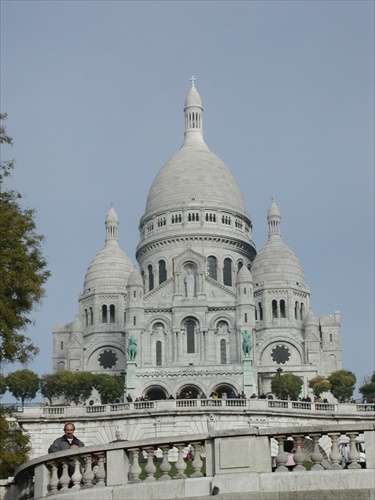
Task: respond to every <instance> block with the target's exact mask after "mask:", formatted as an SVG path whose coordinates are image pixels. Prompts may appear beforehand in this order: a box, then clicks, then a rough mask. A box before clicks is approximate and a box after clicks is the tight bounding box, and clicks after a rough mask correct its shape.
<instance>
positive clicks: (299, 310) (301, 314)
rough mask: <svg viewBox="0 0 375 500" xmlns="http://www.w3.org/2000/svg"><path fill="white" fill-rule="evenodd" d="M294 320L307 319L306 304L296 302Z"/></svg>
mask: <svg viewBox="0 0 375 500" xmlns="http://www.w3.org/2000/svg"><path fill="white" fill-rule="evenodd" d="M294 319H297V320H298V319H299V320H301V321H303V320H304V319H305V304H304V303H303V302H301V304H299V302H298V301H296V302H295V304H294Z"/></svg>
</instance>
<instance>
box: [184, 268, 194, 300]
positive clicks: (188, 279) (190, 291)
mask: <svg viewBox="0 0 375 500" xmlns="http://www.w3.org/2000/svg"><path fill="white" fill-rule="evenodd" d="M194 282H195V280H194V274H193V273H192V272H191V269H188V272H187V275H186V276H185V284H186V297H194V285H195V283H194Z"/></svg>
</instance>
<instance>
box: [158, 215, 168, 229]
mask: <svg viewBox="0 0 375 500" xmlns="http://www.w3.org/2000/svg"><path fill="white" fill-rule="evenodd" d="M157 224H158V227H163V226H166V225H167V219H166V218H165V217H159V218H158V220H157Z"/></svg>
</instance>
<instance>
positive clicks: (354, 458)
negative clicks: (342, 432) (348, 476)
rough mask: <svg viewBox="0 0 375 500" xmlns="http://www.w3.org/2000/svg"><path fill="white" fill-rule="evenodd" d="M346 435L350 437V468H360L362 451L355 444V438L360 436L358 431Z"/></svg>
mask: <svg viewBox="0 0 375 500" xmlns="http://www.w3.org/2000/svg"><path fill="white" fill-rule="evenodd" d="M346 435H347V436H348V438H349V439H350V450H349V453H348V459H349V465H348V469H360V468H361V466H360V465H359V463H358V460H359V457H360V453H359V451H358V450H357V448H356V445H355V438H356V437H357V436H358V432H347V433H346Z"/></svg>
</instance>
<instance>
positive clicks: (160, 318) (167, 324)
mask: <svg viewBox="0 0 375 500" xmlns="http://www.w3.org/2000/svg"><path fill="white" fill-rule="evenodd" d="M155 323H162V324H163V325H164V329H165V332H168V331H170V330H171V328H172V323H171V320H170V318H169V317H168V316H167V315H166V314H158V315H157V316H152V317H151V318H150V319H149V320H148V321H147V323H146V325H145V331H146V332H152V330H153V326H154V324H155Z"/></svg>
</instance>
